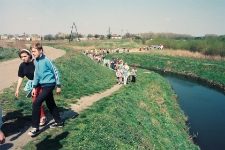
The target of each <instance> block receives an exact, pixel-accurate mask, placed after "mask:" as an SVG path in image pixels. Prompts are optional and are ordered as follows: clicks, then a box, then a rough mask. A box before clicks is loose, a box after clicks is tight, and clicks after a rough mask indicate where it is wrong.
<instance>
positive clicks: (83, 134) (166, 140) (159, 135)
mask: <svg viewBox="0 0 225 150" xmlns="http://www.w3.org/2000/svg"><path fill="white" fill-rule="evenodd" d="M99 67H100V66H99ZM138 72H139V74H138V78H137V82H136V83H134V84H128V85H126V86H123V87H122V88H121V89H120V90H119V91H117V92H116V93H114V94H113V95H111V96H109V97H106V98H103V99H101V100H100V101H98V102H96V103H95V104H94V105H92V106H91V107H90V108H89V109H87V110H84V111H82V112H81V114H80V115H79V116H78V117H77V118H76V119H69V120H66V122H65V127H64V128H63V129H62V130H60V133H61V134H59V135H57V136H56V135H54V134H55V132H54V131H53V130H51V131H50V133H44V134H43V135H42V137H41V138H40V139H38V140H36V141H33V142H31V143H30V144H29V145H27V146H26V147H24V149H43V148H47V149H49V150H50V149H65V150H66V149H68V150H70V149H160V150H161V149H198V147H197V146H195V145H194V144H193V143H192V142H191V140H190V137H189V135H188V128H187V126H186V125H185V123H184V117H185V116H184V114H183V112H182V111H181V110H180V108H179V105H178V104H177V101H176V100H177V95H175V94H174V92H173V90H172V88H171V86H170V84H169V83H168V82H167V81H166V80H164V79H163V78H162V77H161V76H159V75H158V74H156V73H154V72H150V73H148V74H145V73H143V72H146V70H143V69H138ZM57 131H58V130H57ZM53 132H54V133H53ZM52 134H53V135H52ZM52 141H55V142H56V143H57V144H56V145H49V144H48V143H49V142H52ZM40 143H42V144H40Z"/></svg>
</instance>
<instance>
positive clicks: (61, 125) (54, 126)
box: [50, 122, 64, 128]
mask: <svg viewBox="0 0 225 150" xmlns="http://www.w3.org/2000/svg"><path fill="white" fill-rule="evenodd" d="M63 125H64V122H61V123H53V124H52V125H50V128H56V127H63Z"/></svg>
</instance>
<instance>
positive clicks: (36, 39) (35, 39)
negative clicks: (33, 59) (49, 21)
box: [31, 36, 42, 41]
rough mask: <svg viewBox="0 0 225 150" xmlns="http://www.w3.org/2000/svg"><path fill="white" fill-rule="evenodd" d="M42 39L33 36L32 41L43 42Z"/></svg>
mask: <svg viewBox="0 0 225 150" xmlns="http://www.w3.org/2000/svg"><path fill="white" fill-rule="evenodd" d="M41 40H42V39H41V37H40V36H32V37H31V41H41Z"/></svg>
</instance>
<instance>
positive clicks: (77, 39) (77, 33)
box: [73, 22, 80, 42]
mask: <svg viewBox="0 0 225 150" xmlns="http://www.w3.org/2000/svg"><path fill="white" fill-rule="evenodd" d="M73 25H74V27H75V29H76V32H77V26H76V25H75V22H74V23H73ZM77 40H78V41H79V42H80V39H79V36H78V32H77Z"/></svg>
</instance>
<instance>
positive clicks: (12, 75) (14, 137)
mask: <svg viewBox="0 0 225 150" xmlns="http://www.w3.org/2000/svg"><path fill="white" fill-rule="evenodd" d="M43 48H44V53H45V55H46V56H48V57H49V58H50V59H52V60H54V59H56V58H58V57H61V56H63V55H65V53H66V52H65V51H63V50H59V49H55V48H52V47H48V46H44V47H43ZM20 63H21V60H20V59H19V58H17V59H13V60H9V61H4V62H1V63H0V79H1V84H0V92H3V89H4V88H9V87H10V86H11V85H12V84H14V83H16V82H17V80H18V76H17V74H18V73H17V72H18V67H19V65H20ZM120 87H121V85H115V86H113V87H112V88H110V89H108V90H106V91H105V92H102V93H96V94H94V95H92V96H85V97H82V98H81V99H80V100H78V102H77V103H76V104H71V110H69V111H65V112H61V113H60V115H61V116H62V118H63V119H66V118H70V117H73V116H74V114H79V113H80V112H81V111H82V110H84V109H86V108H87V107H89V106H91V105H92V103H94V102H96V101H98V100H100V99H102V98H104V97H107V96H109V95H110V94H112V93H113V92H115V91H117V90H118V89H119V88H120ZM52 122H53V120H52V118H51V117H50V116H49V122H48V124H47V125H46V126H45V127H43V128H41V130H42V131H44V130H46V129H48V128H49V125H50V124H51V123H52ZM30 129H31V126H30V124H25V125H24V128H23V129H20V132H17V133H15V134H11V135H9V136H7V137H6V143H5V144H3V145H1V146H0V149H9V150H14V149H17V150H20V149H22V147H23V146H25V145H26V144H27V143H29V142H30V141H32V140H34V139H35V137H33V138H32V137H30V136H29V135H27V132H28V131H30Z"/></svg>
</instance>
